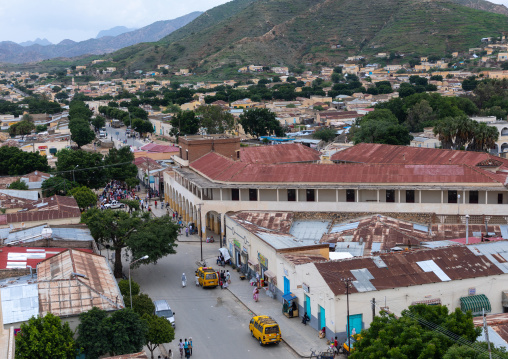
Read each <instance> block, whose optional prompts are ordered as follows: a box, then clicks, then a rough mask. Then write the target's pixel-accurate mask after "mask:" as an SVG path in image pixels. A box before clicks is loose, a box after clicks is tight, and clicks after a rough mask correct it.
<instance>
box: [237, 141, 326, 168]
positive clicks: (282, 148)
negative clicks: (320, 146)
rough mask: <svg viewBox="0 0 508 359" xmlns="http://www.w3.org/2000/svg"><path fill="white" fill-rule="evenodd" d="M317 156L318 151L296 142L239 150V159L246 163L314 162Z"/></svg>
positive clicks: (317, 159) (317, 158)
mask: <svg viewBox="0 0 508 359" xmlns="http://www.w3.org/2000/svg"><path fill="white" fill-rule="evenodd" d="M319 158H320V153H319V151H316V150H314V149H312V148H310V147H307V146H304V145H301V144H297V143H290V144H280V145H271V146H255V147H244V148H242V149H241V151H240V161H241V162H247V163H287V162H315V161H319Z"/></svg>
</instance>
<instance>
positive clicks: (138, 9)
mask: <svg viewBox="0 0 508 359" xmlns="http://www.w3.org/2000/svg"><path fill="white" fill-rule="evenodd" d="M507 1H508V0H507ZM226 2H228V0H183V1H182V0H0V41H14V42H22V41H27V40H35V39H36V38H37V37H39V38H47V39H48V40H49V41H51V42H52V43H58V42H60V41H62V40H64V39H71V40H74V41H81V40H86V39H89V38H93V37H95V36H96V35H97V33H98V32H99V31H101V30H107V29H110V28H112V27H115V26H126V27H129V28H133V27H135V28H140V27H143V26H146V25H149V24H151V23H153V22H155V21H158V20H170V19H174V18H176V17H179V16H182V15H185V14H188V13H190V12H193V11H205V10H208V9H211V8H212V7H214V6H217V5H220V4H223V3H226Z"/></svg>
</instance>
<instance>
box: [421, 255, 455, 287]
mask: <svg viewBox="0 0 508 359" xmlns="http://www.w3.org/2000/svg"><path fill="white" fill-rule="evenodd" d="M416 264H418V265H419V266H420V268H421V269H423V271H424V272H432V273H434V274H435V275H437V277H438V278H439V279H441V280H442V281H443V282H447V281H449V280H451V279H450V277H448V276H447V275H446V274H445V272H443V270H442V269H441V268H439V266H438V265H437V264H436V263H435V262H434V261H433V260H428V261H422V262H416Z"/></svg>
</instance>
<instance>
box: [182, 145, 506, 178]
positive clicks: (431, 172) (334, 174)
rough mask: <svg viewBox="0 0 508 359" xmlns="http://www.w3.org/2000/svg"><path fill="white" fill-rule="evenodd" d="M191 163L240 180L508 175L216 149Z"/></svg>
mask: <svg viewBox="0 0 508 359" xmlns="http://www.w3.org/2000/svg"><path fill="white" fill-rule="evenodd" d="M280 146H281V147H282V146H283V145H280ZM274 147H278V146H274ZM190 167H191V168H192V169H194V170H195V171H197V172H199V173H201V174H202V175H204V176H205V177H207V178H209V179H211V180H215V181H221V182H236V183H274V182H275V183H279V182H283V183H492V182H498V183H499V182H500V183H501V184H504V180H505V179H506V174H504V175H495V174H490V173H487V172H488V171H483V170H481V169H478V170H476V169H473V168H471V167H469V166H465V165H446V166H440V165H412V164H407V165H402V164H388V165H382V164H328V165H325V164H305V163H287V164H258V163H244V162H235V161H232V160H230V159H227V158H225V157H223V156H220V155H218V154H216V153H209V154H207V155H205V156H203V157H201V158H199V159H197V160H196V161H194V162H192V163H191V164H190ZM496 176H497V177H496Z"/></svg>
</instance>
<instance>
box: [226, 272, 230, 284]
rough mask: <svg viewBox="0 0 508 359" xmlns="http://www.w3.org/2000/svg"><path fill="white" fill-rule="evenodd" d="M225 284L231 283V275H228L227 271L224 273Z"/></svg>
mask: <svg viewBox="0 0 508 359" xmlns="http://www.w3.org/2000/svg"><path fill="white" fill-rule="evenodd" d="M226 282H228V284H229V283H231V274H229V270H227V271H226Z"/></svg>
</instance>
